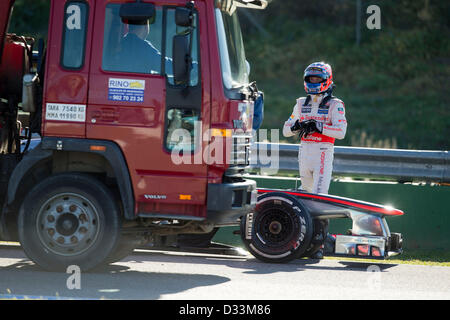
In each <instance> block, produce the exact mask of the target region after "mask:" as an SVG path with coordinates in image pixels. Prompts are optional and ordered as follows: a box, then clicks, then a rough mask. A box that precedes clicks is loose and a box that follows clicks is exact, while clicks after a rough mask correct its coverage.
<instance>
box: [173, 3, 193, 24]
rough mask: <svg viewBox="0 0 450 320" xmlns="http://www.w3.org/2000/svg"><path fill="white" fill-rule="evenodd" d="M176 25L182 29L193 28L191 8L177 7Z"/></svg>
mask: <svg viewBox="0 0 450 320" xmlns="http://www.w3.org/2000/svg"><path fill="white" fill-rule="evenodd" d="M175 23H176V25H177V26H180V27H191V26H192V10H191V9H189V8H183V7H177V8H176V9H175Z"/></svg>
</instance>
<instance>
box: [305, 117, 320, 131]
mask: <svg viewBox="0 0 450 320" xmlns="http://www.w3.org/2000/svg"><path fill="white" fill-rule="evenodd" d="M303 126H304V128H305V133H306V134H311V133H314V132H319V133H322V130H323V123H322V122H317V121H316V120H308V121H305V122H304V125H303Z"/></svg>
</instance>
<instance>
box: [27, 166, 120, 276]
mask: <svg viewBox="0 0 450 320" xmlns="http://www.w3.org/2000/svg"><path fill="white" fill-rule="evenodd" d="M120 221H121V219H120V211H119V207H118V205H117V202H116V200H115V199H114V196H113V194H112V193H111V191H110V190H109V189H108V188H107V187H106V186H105V185H104V184H103V183H102V182H100V181H99V180H97V179H95V178H93V177H91V176H88V175H83V174H75V173H65V174H58V175H55V176H51V177H49V178H47V179H45V180H44V181H42V182H41V183H39V184H38V185H36V186H35V187H34V188H33V189H32V190H31V191H30V193H29V194H28V195H27V196H26V197H25V199H24V201H23V204H22V206H21V208H20V211H19V217H18V231H19V240H20V243H21V245H22V247H23V249H24V251H25V253H26V254H27V256H28V257H29V258H30V259H31V260H33V261H34V262H35V263H37V264H38V265H40V266H41V267H43V268H44V269H47V270H50V271H65V270H66V268H67V267H68V266H69V265H77V266H78V267H79V268H80V269H81V270H84V271H85V270H89V269H92V268H94V267H95V266H97V265H99V264H101V263H102V262H103V261H106V258H107V257H108V256H109V255H110V254H111V252H113V251H114V250H115V249H116V246H117V243H118V239H119V237H120V224H121V223H120Z"/></svg>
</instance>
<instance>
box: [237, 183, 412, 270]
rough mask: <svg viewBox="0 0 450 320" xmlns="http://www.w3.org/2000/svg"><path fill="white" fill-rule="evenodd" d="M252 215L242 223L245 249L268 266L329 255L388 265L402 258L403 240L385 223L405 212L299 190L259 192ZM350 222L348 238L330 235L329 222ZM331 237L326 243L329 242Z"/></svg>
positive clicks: (246, 217) (247, 216) (343, 235)
mask: <svg viewBox="0 0 450 320" xmlns="http://www.w3.org/2000/svg"><path fill="white" fill-rule="evenodd" d="M258 194H259V196H258V203H257V205H256V209H255V211H254V212H253V213H250V214H248V215H246V216H244V217H243V218H242V219H241V225H240V231H241V238H242V241H243V242H244V244H245V246H246V248H247V249H248V250H249V251H250V253H251V254H252V255H254V256H255V257H256V258H257V259H259V260H261V261H264V262H273V263H280V262H288V261H291V260H293V259H297V258H301V257H311V256H312V255H313V254H314V253H315V252H316V251H317V250H319V249H321V248H322V247H323V246H325V248H324V251H325V255H332V256H340V257H357V258H371V259H384V258H386V257H388V256H391V255H395V254H400V253H401V252H402V242H403V239H402V235H401V234H400V233H391V232H390V231H389V227H388V225H387V222H386V219H385V218H386V217H391V216H401V215H403V211H401V210H398V209H394V208H391V207H387V206H382V205H378V204H374V203H368V202H363V201H358V200H354V199H349V198H343V197H338V196H332V195H326V194H313V193H307V192H304V191H301V190H275V189H263V188H260V189H258ZM337 218H350V219H351V220H352V221H353V224H352V229H350V230H348V231H347V234H338V235H335V236H333V237H332V238H331V240H330V236H329V235H328V220H329V219H337ZM327 237H328V239H327Z"/></svg>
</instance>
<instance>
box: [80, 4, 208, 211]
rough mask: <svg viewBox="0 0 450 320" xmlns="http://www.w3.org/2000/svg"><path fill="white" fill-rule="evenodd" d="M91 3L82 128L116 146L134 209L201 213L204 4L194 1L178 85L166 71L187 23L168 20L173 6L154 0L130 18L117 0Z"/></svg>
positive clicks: (204, 120) (204, 177)
mask: <svg viewBox="0 0 450 320" xmlns="http://www.w3.org/2000/svg"><path fill="white" fill-rule="evenodd" d="M96 3H97V4H96V13H95V14H96V17H95V26H94V37H93V45H92V46H93V50H92V59H91V70H90V71H91V72H90V79H89V82H90V88H89V97H88V108H87V113H86V136H87V137H88V138H91V139H100V140H111V141H114V142H116V143H117V144H118V145H119V146H120V147H121V149H122V151H123V154H124V156H125V159H126V162H127V165H128V168H124V169H128V170H129V172H130V176H131V179H132V184H133V188H134V196H135V200H136V204H137V206H136V214H138V215H140V216H156V217H161V216H163V217H165V216H168V217H174V218H183V217H188V216H189V217H190V218H195V217H197V218H199V219H201V218H203V217H205V216H206V209H205V203H206V184H207V166H206V164H205V162H204V161H203V159H202V150H203V148H204V146H203V145H204V144H205V143H207V142H203V139H202V132H203V131H205V130H206V129H207V128H208V127H209V112H208V107H207V101H206V98H204V97H203V94H202V90H205V88H202V85H203V84H202V82H201V78H202V77H201V69H202V68H201V65H202V63H204V62H203V61H202V63H201V62H200V60H203V55H200V52H199V45H198V43H199V41H198V36H199V34H200V31H199V29H198V20H199V16H200V15H201V14H202V12H203V11H204V7H203V6H204V5H203V4H202V3H199V4H198V5H197V8H196V15H195V24H196V28H195V29H194V33H193V37H192V38H190V39H192V48H193V49H192V51H193V55H192V56H193V67H192V71H191V77H190V80H189V84H188V86H180V85H177V84H175V81H174V79H173V73H172V43H173V37H174V36H175V35H176V34H183V33H185V32H186V31H187V30H186V29H183V28H180V27H178V26H176V24H175V7H174V6H160V5H158V4H156V5H154V9H155V10H154V12H155V14H154V16H153V17H151V18H150V19H148V20H146V21H142V20H140V21H132V20H124V19H122V18H121V17H120V6H121V5H122V4H123V3H125V1H123V3H122V2H119V1H114V2H113V3H112V2H110V1H106V0H100V1H97V2H96ZM142 3H146V4H149V5H153V4H150V3H149V2H147V1H142ZM152 3H155V1H152ZM156 3H157V2H156ZM164 3H167V1H165V2H164ZM175 3H178V4H179V5H182V4H183V5H184V4H185V2H183V1H175ZM204 32H206V31H204ZM205 50H206V49H205ZM200 56H202V59H200ZM205 79H206V77H205Z"/></svg>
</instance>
